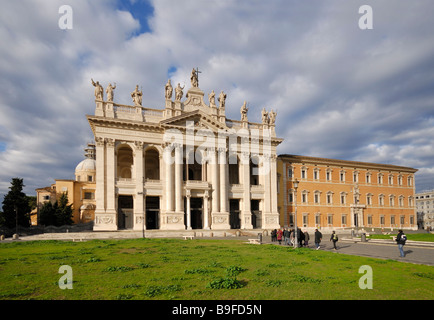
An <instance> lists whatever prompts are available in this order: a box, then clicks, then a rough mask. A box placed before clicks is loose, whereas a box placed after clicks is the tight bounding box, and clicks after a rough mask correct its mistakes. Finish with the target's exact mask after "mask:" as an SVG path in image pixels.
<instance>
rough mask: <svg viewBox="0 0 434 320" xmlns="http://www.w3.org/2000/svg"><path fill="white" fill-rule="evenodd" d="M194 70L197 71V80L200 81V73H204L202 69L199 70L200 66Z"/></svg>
mask: <svg viewBox="0 0 434 320" xmlns="http://www.w3.org/2000/svg"><path fill="white" fill-rule="evenodd" d="M194 72H195V73H196V78H197V82H199V73H202V71H199V67H196V69H195V70H194Z"/></svg>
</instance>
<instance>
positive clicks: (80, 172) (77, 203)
mask: <svg viewBox="0 0 434 320" xmlns="http://www.w3.org/2000/svg"><path fill="white" fill-rule="evenodd" d="M85 151H86V159H84V160H83V161H81V162H80V163H79V164H78V165H77V167H76V168H75V180H64V179H56V180H55V183H54V184H52V185H51V186H50V187H45V188H38V189H36V201H37V205H38V207H37V210H38V211H37V212H38V215H37V216H38V219H39V210H40V209H41V208H42V206H43V205H44V203H45V202H47V201H51V202H52V203H54V202H55V201H56V200H57V199H58V198H59V197H60V195H61V194H63V193H65V192H66V193H67V194H68V201H69V204H72V209H73V216H72V220H73V222H74V223H88V222H91V221H93V220H94V216H95V203H96V202H95V188H96V184H95V174H96V163H95V145H93V144H88V148H86V149H85ZM36 223H37V222H36V221H32V224H36Z"/></svg>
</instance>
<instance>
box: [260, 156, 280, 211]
mask: <svg viewBox="0 0 434 320" xmlns="http://www.w3.org/2000/svg"><path fill="white" fill-rule="evenodd" d="M262 159H263V161H262V167H261V175H262V179H263V181H264V209H263V210H264V212H262V217H264V213H270V212H271V197H272V191H271V179H270V171H271V170H270V155H269V154H264V155H263V157H262ZM275 191H276V190H275ZM276 196H277V194H276Z"/></svg>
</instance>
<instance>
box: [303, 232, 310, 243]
mask: <svg viewBox="0 0 434 320" xmlns="http://www.w3.org/2000/svg"><path fill="white" fill-rule="evenodd" d="M309 240H310V237H309V233H307V230H306V231H305V232H304V246H305V247H307V246H308V245H309Z"/></svg>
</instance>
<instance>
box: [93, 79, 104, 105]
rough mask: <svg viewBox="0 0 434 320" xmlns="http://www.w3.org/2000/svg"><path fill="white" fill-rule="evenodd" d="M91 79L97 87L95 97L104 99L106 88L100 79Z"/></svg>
mask: <svg viewBox="0 0 434 320" xmlns="http://www.w3.org/2000/svg"><path fill="white" fill-rule="evenodd" d="M90 81H92V85H93V86H94V87H95V99H98V100H103V99H104V96H103V95H104V89H103V88H102V86H101V85H100V84H99V81H97V82H96V83H95V82H94V81H93V79H92V78H91V79H90Z"/></svg>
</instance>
